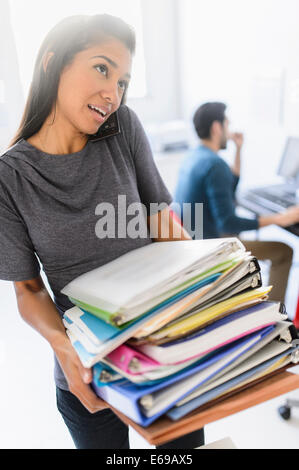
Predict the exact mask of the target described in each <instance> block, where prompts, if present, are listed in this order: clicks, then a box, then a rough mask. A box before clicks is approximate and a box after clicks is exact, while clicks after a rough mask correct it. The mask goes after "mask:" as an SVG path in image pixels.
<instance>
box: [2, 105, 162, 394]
mask: <svg viewBox="0 0 299 470" xmlns="http://www.w3.org/2000/svg"><path fill="white" fill-rule="evenodd" d="M118 115H119V122H120V127H121V133H120V134H118V135H116V136H112V137H108V138H106V139H104V140H101V141H97V142H91V141H89V142H88V143H87V144H86V146H85V147H84V148H83V149H82V150H81V151H80V152H76V153H72V154H68V155H52V154H47V153H44V152H41V151H40V150H38V149H36V148H35V147H33V146H32V145H31V144H29V142H27V141H26V140H24V139H22V140H21V141H19V142H18V143H17V144H16V145H14V146H13V147H11V148H10V149H8V150H7V151H6V152H5V153H4V154H3V155H2V156H1V157H0V279H3V280H10V281H22V280H28V279H33V278H35V277H37V276H38V275H39V273H40V265H41V266H42V268H43V270H44V272H45V274H46V277H47V279H48V282H49V285H50V287H51V290H52V292H53V297H54V301H55V303H56V306H57V308H58V310H59V312H60V314H61V315H62V314H63V312H64V311H65V310H66V309H68V308H71V307H72V306H73V305H72V303H71V302H70V301H69V299H68V298H67V297H66V296H65V295H63V294H61V292H60V291H61V289H62V288H63V287H64V286H65V285H66V284H68V283H69V282H70V281H72V280H73V279H75V278H76V277H78V276H79V275H81V274H83V273H85V272H87V271H90V270H92V269H94V268H96V267H98V266H101V265H103V264H106V263H108V262H109V261H112V260H113V259H115V258H117V257H119V256H121V255H123V254H124V253H126V252H128V251H130V250H133V249H135V248H138V247H142V246H144V245H147V244H149V243H151V241H152V240H151V238H150V236H149V233H147V236H146V237H145V238H134V239H133V238H129V237H125V238H123V234H122V235H121V236H122V238H118V230H117V227H118V225H117V220H116V229H115V233H116V237H115V238H104V239H103V238H99V237H98V236H97V232H96V225H97V222H98V221H99V220H100V219H101V216H100V215H97V214H98V212H97V214H96V207H97V206H98V204H100V203H103V202H105V203H110V204H112V205H113V207H114V208H115V212H116V214H117V209H118V196H119V195H125V198H126V206H127V207H128V205H130V204H131V203H136V202H137V203H140V202H142V203H143V204H144V205H145V206H146V208H147V210H149V205H150V204H151V203H162V202H165V203H167V204H170V203H171V196H170V194H169V192H168V190H167V189H166V187H165V185H164V183H163V181H162V179H161V177H160V175H159V172H158V170H157V168H156V166H155V163H154V161H153V156H152V152H151V149H150V146H149V143H148V140H147V138H146V135H145V133H144V130H143V128H142V126H141V124H140V121H139V120H138V118H137V116H136V114H135V113H134V112H133V111H132V110H130V109H129V108H128V107H127V106H121V108H120V109H119V111H118ZM136 214H137V213H135V217H136ZM103 215H104V214H103ZM132 217H133V215H132V216H131V218H132ZM129 220H130V218H129V216H128V217H127V221H129ZM55 359H56V358H55ZM55 362H56V364H55V365H56V367H55V381H56V384H57V385H58V386H59V387H61V388H63V389H67V388H68V387H67V382H66V380H65V378H64V376H63V373H62V371H61V368H60V366H59V363H58V361H57V360H56V361H55Z"/></svg>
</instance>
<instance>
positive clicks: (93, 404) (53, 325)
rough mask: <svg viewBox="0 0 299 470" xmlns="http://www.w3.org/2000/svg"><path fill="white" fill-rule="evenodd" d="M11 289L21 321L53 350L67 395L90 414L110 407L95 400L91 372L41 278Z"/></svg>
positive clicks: (96, 398)
mask: <svg viewBox="0 0 299 470" xmlns="http://www.w3.org/2000/svg"><path fill="white" fill-rule="evenodd" d="M14 288H15V292H16V297H17V303H18V309H19V312H20V315H21V317H22V318H23V319H24V321H26V322H27V323H28V324H29V325H31V326H32V328H34V329H35V330H36V331H38V332H39V333H40V334H41V335H42V336H43V337H44V338H45V339H46V340H47V341H48V343H49V344H50V346H51V347H52V349H53V350H54V352H55V354H56V357H57V359H58V360H59V363H60V365H61V368H62V370H63V372H64V374H65V377H66V380H67V382H68V385H69V389H70V391H71V392H72V393H73V394H74V395H76V397H77V398H78V399H79V400H80V401H81V402H82V404H83V405H84V406H85V407H86V408H87V409H88V410H89V411H90V412H91V413H95V412H96V411H99V410H101V409H104V408H108V407H109V405H108V404H107V403H106V402H104V401H103V400H101V399H100V398H98V397H97V396H96V395H95V393H94V392H93V391H92V390H91V388H90V386H89V385H88V384H89V383H90V382H91V380H92V371H91V369H87V368H84V367H83V365H82V363H81V361H80V359H79V356H78V355H77V353H76V351H75V349H74V348H73V346H72V344H71V342H70V340H69V338H68V336H67V334H66V332H65V328H64V325H63V323H62V320H61V317H60V315H59V313H58V311H57V309H56V307H55V304H54V302H53V300H52V299H51V297H50V295H49V293H48V291H47V289H46V287H45V285H44V283H43V280H42V278H41V277H40V276H39V277H37V278H35V279H30V280H28V281H19V282H14Z"/></svg>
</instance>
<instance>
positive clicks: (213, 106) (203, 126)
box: [193, 102, 226, 139]
mask: <svg viewBox="0 0 299 470" xmlns="http://www.w3.org/2000/svg"><path fill="white" fill-rule="evenodd" d="M225 110H226V104H224V103H219V102H214V103H205V104H202V105H201V106H200V107H199V108H198V109H197V111H196V112H195V114H194V116H193V124H194V127H195V130H196V133H197V135H198V137H199V138H200V139H209V138H210V137H211V127H212V124H213V122H214V121H218V122H220V123H221V124H223V122H224V120H225Z"/></svg>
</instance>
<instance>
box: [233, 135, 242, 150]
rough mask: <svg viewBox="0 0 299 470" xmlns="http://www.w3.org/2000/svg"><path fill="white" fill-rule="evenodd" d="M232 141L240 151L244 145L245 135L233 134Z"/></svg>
mask: <svg viewBox="0 0 299 470" xmlns="http://www.w3.org/2000/svg"><path fill="white" fill-rule="evenodd" d="M230 138H231V140H232V141H233V142H234V143H235V145H236V147H237V149H238V150H241V148H242V145H243V143H244V134H242V133H241V132H233V133H232V134H231V135H230Z"/></svg>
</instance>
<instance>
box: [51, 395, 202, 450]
mask: <svg viewBox="0 0 299 470" xmlns="http://www.w3.org/2000/svg"><path fill="white" fill-rule="evenodd" d="M56 399H57V407H58V410H59V411H60V413H61V415H62V417H63V420H64V422H65V424H66V426H67V427H68V430H69V432H70V434H71V436H72V439H73V441H74V444H75V446H76V448H77V449H129V448H130V445H129V429H128V426H126V425H125V424H124V423H123V422H122V421H121V420H120V419H119V418H118V417H117V416H116V415H115V414H114V413H113V412H112V411H111V410H110V409H108V408H107V409H105V410H102V411H98V412H97V413H90V412H89V411H88V410H87V409H86V408H85V406H83V405H82V403H81V402H80V400H78V398H77V397H75V395H73V394H72V393H71V392H68V391H66V390H61V389H60V388H58V387H57V388H56ZM203 444H204V430H203V429H199V430H198V431H194V432H192V433H190V434H187V435H186V436H183V437H180V438H179V439H175V440H174V441H171V442H168V443H167V444H163V445H161V446H157V449H194V448H195V447H199V446H201V445H203Z"/></svg>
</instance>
